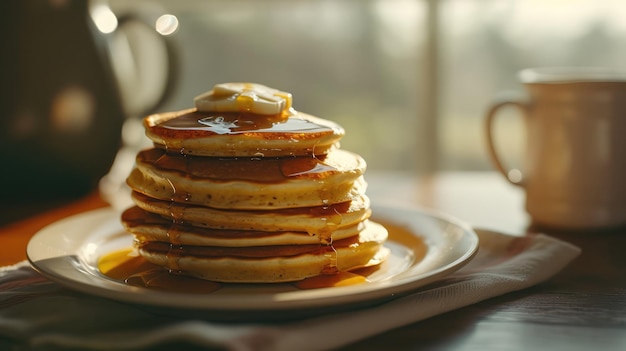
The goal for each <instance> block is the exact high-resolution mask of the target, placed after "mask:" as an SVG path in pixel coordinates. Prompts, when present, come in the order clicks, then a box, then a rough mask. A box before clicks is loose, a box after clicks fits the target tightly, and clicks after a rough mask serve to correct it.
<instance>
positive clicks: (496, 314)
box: [0, 172, 626, 351]
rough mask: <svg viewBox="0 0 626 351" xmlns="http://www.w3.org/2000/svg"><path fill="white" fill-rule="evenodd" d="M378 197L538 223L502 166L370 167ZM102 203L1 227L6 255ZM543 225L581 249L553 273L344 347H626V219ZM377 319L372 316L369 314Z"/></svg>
mask: <svg viewBox="0 0 626 351" xmlns="http://www.w3.org/2000/svg"><path fill="white" fill-rule="evenodd" d="M368 181H369V183H370V187H369V189H368V193H369V195H370V197H371V198H372V202H373V203H374V204H376V205H396V206H397V205H400V206H401V205H411V206H419V207H424V208H429V209H435V210H439V211H443V212H446V213H448V214H451V215H454V216H456V217H458V218H460V219H462V220H465V221H467V222H469V223H470V224H472V225H474V226H476V227H482V228H487V229H494V230H499V231H503V232H507V233H511V234H516V235H524V234H525V233H526V232H529V231H537V230H539V229H537V228H533V227H532V225H531V224H530V222H529V220H528V217H527V216H526V214H525V212H524V208H523V202H524V199H523V193H522V192H521V190H520V189H517V188H515V187H513V186H511V185H509V184H508V183H506V182H505V181H504V180H503V179H501V178H500V176H499V175H498V174H496V173H463V172H462V173H440V174H435V175H432V176H422V177H414V176H410V175H407V174H402V173H398V174H395V173H377V172H370V173H368ZM105 205H106V204H105V203H104V201H102V199H100V197H99V196H98V195H97V194H92V195H89V196H87V197H85V198H83V199H80V200H77V201H75V202H72V203H70V204H67V205H64V206H61V207H59V208H56V209H54V210H51V211H47V212H44V213H41V214H38V215H35V216H33V217H30V218H27V219H24V220H20V221H17V222H14V223H11V224H8V225H6V226H4V227H2V228H0V243H1V246H0V265H7V264H13V263H16V262H19V261H20V260H23V259H25V253H24V251H25V247H26V243H27V242H28V239H29V238H30V237H31V236H32V235H33V234H34V233H35V232H36V231H37V230H39V229H40V228H42V227H43V226H45V225H46V224H49V223H52V222H54V221H56V220H58V219H60V218H63V217H65V216H68V215H70V214H74V213H79V212H82V211H86V210H90V209H93V208H97V207H102V206H105ZM543 231H544V232H546V233H548V234H550V235H553V236H556V237H558V238H561V239H563V240H566V241H569V242H571V243H573V244H575V245H578V246H580V247H581V248H582V249H583V253H582V255H581V256H580V257H579V258H578V259H577V260H576V261H574V262H573V263H572V264H571V265H570V266H568V267H567V268H566V269H565V270H564V271H563V272H561V273H560V274H558V275H557V276H556V277H554V278H553V279H552V280H550V281H549V282H547V283H544V284H541V285H539V286H536V287H533V288H530V289H527V290H524V291H521V292H516V293H511V294H507V295H504V296H501V297H497V298H494V299H491V300H488V301H484V302H482V303H479V304H476V305H472V306H469V307H466V308H463V309H460V310H456V311H453V312H449V313H446V314H444V315H440V316H437V317H434V318H431V319H429V320H426V321H423V322H419V323H415V324H412V325H410V326H407V327H403V328H400V329H396V330H393V331H390V332H387V333H384V334H381V335H377V336H374V337H372V338H369V339H367V340H363V341H361V342H358V343H355V344H352V345H350V346H348V347H346V348H345V349H346V350H389V349H393V350H416V349H419V350H421V349H428V350H430V349H437V350H442V349H450V350H524V351H526V350H593V349H596V350H626V252H624V251H625V250H626V229H615V230H611V231H603V232H593V233H589V232H587V233H566V232H557V231H552V230H543ZM363 322H364V323H366V322H370V323H375V322H376V321H363Z"/></svg>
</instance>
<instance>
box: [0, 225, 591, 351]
mask: <svg viewBox="0 0 626 351" xmlns="http://www.w3.org/2000/svg"><path fill="white" fill-rule="evenodd" d="M477 233H478V235H479V238H480V248H479V251H478V253H477V254H476V256H475V257H474V259H473V260H472V261H471V262H470V263H468V264H467V265H466V266H465V267H463V268H462V269H460V270H459V271H457V272H455V273H454V274H452V275H449V276H447V277H444V278H442V279H441V280H439V281H437V282H435V283H433V284H430V285H428V286H426V287H423V288H422V289H419V290H418V291H415V292H413V293H411V294H408V295H404V296H402V297H398V298H396V299H393V300H390V301H388V302H385V303H383V304H380V305H377V306H374V307H369V308H363V309H359V310H356V311H349V312H342V313H336V314H328V315H322V316H318V317H313V318H307V319H302V320H299V321H291V322H288V323H276V322H274V323H267V324H264V323H224V322H211V321H205V320H199V319H194V318H186V317H172V316H166V315H161V314H158V313H156V312H154V311H151V310H147V309H145V308H142V307H141V306H135V305H132V304H128V303H122V302H116V301H113V300H108V299H104V298H99V297H95V296H90V295H86V294H82V293H79V292H75V291H72V290H68V289H66V288H63V287H62V286H60V285H59V284H57V283H54V282H51V281H49V280H47V279H46V278H44V277H42V276H40V275H39V274H38V273H37V272H36V271H34V270H33V269H32V268H31V267H30V265H29V264H28V262H21V263H19V264H17V265H14V266H8V267H2V268H0V336H1V337H2V340H3V342H5V343H7V344H11V346H12V347H14V349H19V350H48V349H50V348H75V349H82V350H129V349H137V348H146V347H152V346H159V345H163V344H168V343H173V342H179V341H184V342H185V343H187V344H191V345H195V346H201V347H202V346H206V347H211V348H218V349H224V350H234V351H240V350H241V351H246V350H278V351H280V350H319V349H332V348H337V347H340V346H344V345H347V344H350V343H352V342H355V341H358V340H361V339H364V338H367V337H370V336H373V335H376V334H379V333H383V332H385V331H388V330H391V329H394V328H397V327H401V326H404V325H408V324H411V323H414V322H417V321H420V320H424V319H427V318H429V317H432V316H435V315H438V314H442V313H444V312H448V311H451V310H454V309H458V308H461V307H463V306H468V305H471V304H474V303H477V302H480V301H483V300H486V299H489V298H491V297H495V296H499V295H503V294H506V293H508V292H512V291H517V290H521V289H524V288H528V287H530V286H533V285H536V284H538V283H541V282H543V281H545V280H548V279H549V278H551V277H552V276H554V275H555V274H556V273H558V272H559V271H561V270H562V269H563V268H564V267H565V266H567V264H568V263H569V262H570V261H571V260H573V259H574V258H575V257H576V256H578V255H579V254H580V249H579V248H578V247H576V246H573V245H571V244H569V243H567V242H564V241H561V240H558V239H556V238H553V237H550V236H547V235H543V234H538V235H528V236H523V237H516V236H510V235H505V234H502V233H497V232H493V231H488V230H477ZM368 319H369V320H372V319H375V320H376V323H363V322H362V321H364V320H368ZM0 346H2V343H0Z"/></svg>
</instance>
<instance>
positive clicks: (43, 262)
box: [27, 207, 478, 313]
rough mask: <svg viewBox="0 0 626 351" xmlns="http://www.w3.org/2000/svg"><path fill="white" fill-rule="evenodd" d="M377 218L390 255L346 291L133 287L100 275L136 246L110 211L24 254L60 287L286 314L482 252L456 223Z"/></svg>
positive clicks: (443, 270) (361, 300) (356, 297)
mask: <svg viewBox="0 0 626 351" xmlns="http://www.w3.org/2000/svg"><path fill="white" fill-rule="evenodd" d="M373 213H374V214H375V216H374V217H375V218H374V219H375V220H377V221H379V222H382V223H383V224H386V225H388V227H389V229H390V237H389V241H388V244H387V246H388V247H389V248H390V249H391V255H390V257H389V259H388V260H387V261H386V262H384V263H383V264H382V266H381V267H380V268H379V269H378V270H376V271H375V272H373V273H372V274H370V275H369V276H368V280H369V282H366V283H363V284H358V285H351V286H345V287H331V288H321V289H313V290H298V289H296V288H295V287H294V286H293V285H291V284H264V285H255V284H233V285H230V284H226V285H224V287H222V288H221V289H220V290H218V291H215V292H212V293H209V294H195V293H172V292H166V291H158V290H154V289H147V288H140V287H135V286H130V285H127V284H124V283H123V282H121V281H116V280H113V279H110V278H108V277H106V276H104V275H102V274H100V273H99V271H98V269H97V266H96V262H97V260H98V257H100V256H101V255H103V254H106V253H110V252H112V251H115V250H119V249H123V248H126V247H130V245H131V240H132V236H131V235H130V234H128V233H126V232H125V231H124V229H123V228H122V226H121V224H120V222H119V215H118V214H117V213H116V212H114V211H113V210H110V209H102V210H96V211H91V212H86V213H83V214H79V215H76V216H73V217H68V218H66V219H63V220H61V221H59V222H56V223H53V224H51V225H50V226H48V227H46V228H44V229H42V230H41V231H40V232H38V233H37V234H36V235H35V236H34V237H33V238H32V239H31V240H30V242H29V243H28V248H27V255H28V259H29V260H30V262H31V264H32V265H33V267H34V268H35V269H37V270H38V271H39V272H41V274H43V275H44V276H46V277H48V278H49V279H51V280H53V281H56V282H58V283H59V284H61V285H64V286H66V287H68V288H71V289H75V290H78V291H82V292H84V293H88V294H92V295H97V296H101V297H106V298H111V299H115V300H119V301H123V302H131V303H138V304H142V305H147V306H155V307H163V308H173V309H187V310H195V311H200V310H201V311H205V312H209V311H214V312H221V313H228V312H229V311H236V312H237V313H245V312H252V313H254V312H257V313H258V312H265V313H267V312H268V311H277V312H280V311H282V312H283V313H285V312H289V311H302V310H307V309H309V310H313V309H314V310H318V311H321V310H323V309H324V308H332V309H333V310H336V309H337V308H338V307H341V308H346V307H349V306H356V305H359V304H360V305H364V304H372V303H377V302H379V301H382V300H384V299H388V298H391V297H394V296H398V295H400V294H403V293H407V292H410V291H413V290H415V289H417V288H419V287H422V286H424V285H426V284H429V283H432V282H434V281H436V280H438V279H440V278H442V277H443V276H446V275H449V274H450V273H452V272H454V271H455V270H457V269H459V268H460V267H462V266H463V265H464V264H465V263H467V262H468V261H469V260H470V259H471V258H472V257H473V255H474V254H475V253H476V251H477V249H478V237H477V235H476V233H475V232H474V231H473V230H472V229H470V227H469V226H467V225H465V224H463V223H461V222H459V221H457V220H455V219H453V218H449V217H446V216H442V215H436V214H431V213H426V212H422V211H419V210H415V209H406V208H388V207H380V208H376V207H375V208H374V209H373ZM398 228H405V229H404V230H399V229H398Z"/></svg>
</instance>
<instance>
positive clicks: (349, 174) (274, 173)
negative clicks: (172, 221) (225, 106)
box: [127, 149, 366, 210]
mask: <svg viewBox="0 0 626 351" xmlns="http://www.w3.org/2000/svg"><path fill="white" fill-rule="evenodd" d="M365 167H366V166H365V161H364V160H363V159H362V158H361V157H360V156H358V155H356V154H354V153H350V152H348V151H343V150H334V151H332V152H331V153H329V154H328V155H325V156H320V157H310V156H309V157H287V158H262V159H261V158H213V157H193V156H181V155H171V154H166V153H165V152H164V151H163V150H160V149H150V150H145V151H142V152H140V153H139V154H138V155H137V161H136V168H135V169H134V170H133V171H132V173H131V174H130V176H129V177H128V178H127V184H128V185H129V186H130V187H131V188H132V189H133V190H135V191H137V192H140V193H142V194H144V195H147V196H150V197H153V198H156V199H160V200H173V201H178V202H185V203H189V204H195V205H202V206H208V207H213V208H222V209H250V210H263V209H280V208H293V207H312V206H322V205H325V204H329V203H331V204H332V203H340V202H346V201H350V200H352V199H354V198H355V197H357V196H360V195H362V194H363V193H364V192H365V188H366V183H365V180H364V179H363V177H362V175H363V173H364V172H365Z"/></svg>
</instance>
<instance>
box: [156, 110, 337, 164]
mask: <svg viewBox="0 0 626 351" xmlns="http://www.w3.org/2000/svg"><path fill="white" fill-rule="evenodd" d="M144 126H145V129H146V135H147V136H148V138H150V139H151V140H152V141H153V142H154V144H155V146H156V147H161V148H164V149H166V150H168V151H169V152H180V153H181V154H186V155H197V156H217V157H238V156H242V157H244V156H248V157H250V156H255V157H264V156H267V157H277V156H308V155H323V154H326V153H327V152H328V151H329V150H331V149H333V148H335V147H337V146H338V142H339V139H341V138H342V137H343V135H344V134H345V131H344V129H343V128H342V127H341V126H339V125H338V124H336V123H334V122H331V121H328V120H324V119H321V118H318V117H314V116H311V115H308V114H305V113H302V112H296V111H294V112H293V113H292V114H291V115H290V116H289V117H288V118H284V117H283V116H275V115H269V116H266V115H254V114H250V113H246V112H202V111H198V110H197V109H196V108H192V109H187V110H181V111H176V112H166V113H159V114H154V115H150V116H148V117H146V118H145V119H144Z"/></svg>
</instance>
